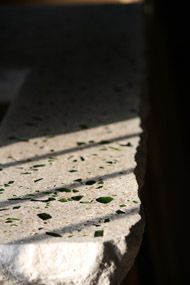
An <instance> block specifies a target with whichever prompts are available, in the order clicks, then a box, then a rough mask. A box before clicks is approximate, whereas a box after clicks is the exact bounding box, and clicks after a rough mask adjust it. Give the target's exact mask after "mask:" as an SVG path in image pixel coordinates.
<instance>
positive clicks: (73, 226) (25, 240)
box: [7, 207, 140, 245]
mask: <svg viewBox="0 0 190 285" xmlns="http://www.w3.org/2000/svg"><path fill="white" fill-rule="evenodd" d="M139 211H140V210H139V207H131V208H130V209H128V210H127V211H126V212H125V213H124V214H117V213H116V212H114V213H111V214H108V215H105V216H100V217H96V218H93V219H90V220H85V221H81V222H80V223H75V224H71V225H68V226H65V227H63V228H57V229H54V230H51V232H54V233H58V234H60V235H61V236H63V235H65V234H67V233H70V234H71V233H74V232H76V231H78V230H82V229H84V228H87V227H90V226H93V225H94V226H95V224H97V223H105V220H106V219H110V220H118V219H124V218H125V217H126V216H129V215H130V216H131V215H135V214H137V213H139ZM48 238H51V236H49V235H47V234H45V233H42V234H37V235H35V236H32V237H26V238H23V239H19V240H16V241H14V242H9V243H7V245H8V244H12V243H14V244H18V243H22V244H23V243H30V242H38V241H42V240H45V239H48ZM67 242H69V241H67Z"/></svg>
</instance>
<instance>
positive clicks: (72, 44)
mask: <svg viewBox="0 0 190 285" xmlns="http://www.w3.org/2000/svg"><path fill="white" fill-rule="evenodd" d="M0 13H1V15H0V18H1V21H3V23H4V31H2V36H1V38H2V42H3V48H2V52H1V55H0V57H1V58H0V59H1V62H2V66H4V68H5V69H4V70H5V72H6V69H7V70H8V69H11V68H13V69H16V70H17V72H19V69H20V70H22V69H27V70H28V74H27V77H26V78H25V80H24V83H23V85H22V86H21V88H20V90H19V92H18V93H19V94H18V97H16V99H15V101H14V102H13V103H12V104H11V107H10V108H9V111H8V113H7V115H6V117H5V119H4V120H3V122H2V124H1V127H0V146H1V148H0V170H1V171H0V233H1V234H0V284H1V285H4V284H6V285H7V284H11V285H12V284H19V285H20V284H25V285H26V284H41V285H42V284H45V285H50V284H54V285H55V284H67V285H69V284H81V285H85V284H96V285H97V284H101V285H103V284H120V282H121V281H122V279H123V278H124V277H125V275H126V274H127V272H128V271H129V269H130V268H131V266H132V264H133V262H134V259H135V257H136V255H137V253H138V249H139V246H140V243H141V239H142V235H143V219H142V217H141V214H140V208H141V202H140V199H139V197H140V196H139V191H140V189H141V186H142V185H141V184H142V181H143V175H144V170H145V167H144V156H143V152H144V148H143V147H142V144H140V141H141V140H140V138H141V137H142V138H143V130H142V127H141V117H140V115H139V113H140V106H141V103H142V102H141V99H140V98H141V97H140V96H141V94H142V92H143V86H144V80H145V76H144V43H143V37H144V36H143V7H142V6H141V5H134V6H133V5H131V6H122V7H120V6H107V7H104V6H102V7H98V6H97V7H88V6H87V7H66V8H55V9H47V8H45V9H44V8H38V9H34V8H31V9H27V8H17V9H15V8H14V9H13V8H3V9H1V12H0ZM50 23H51V24H50ZM10 85H11V82H10ZM140 157H141V159H140Z"/></svg>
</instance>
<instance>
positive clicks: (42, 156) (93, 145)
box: [1, 132, 141, 169]
mask: <svg viewBox="0 0 190 285" xmlns="http://www.w3.org/2000/svg"><path fill="white" fill-rule="evenodd" d="M140 134H141V133H140V132H139V133H134V134H130V135H125V136H120V137H116V138H112V139H109V140H106V142H107V143H106V144H110V143H113V142H117V141H122V140H126V139H130V138H134V137H138V136H139V135H140ZM101 142H102V141H99V142H95V143H91V144H88V145H81V146H76V147H72V148H68V149H64V150H60V151H57V152H48V153H46V154H43V155H39V156H35V157H29V158H26V159H21V160H18V161H11V162H8V163H4V164H1V168H2V169H4V168H8V167H13V166H18V165H22V164H26V163H28V162H36V161H39V160H42V159H46V158H48V157H49V156H54V157H57V156H60V155H65V154H69V153H73V152H77V151H81V150H85V149H90V148H93V147H97V146H100V145H102V143H101ZM106 144H105V145H106Z"/></svg>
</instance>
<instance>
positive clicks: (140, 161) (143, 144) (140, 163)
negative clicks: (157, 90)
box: [113, 77, 150, 285]
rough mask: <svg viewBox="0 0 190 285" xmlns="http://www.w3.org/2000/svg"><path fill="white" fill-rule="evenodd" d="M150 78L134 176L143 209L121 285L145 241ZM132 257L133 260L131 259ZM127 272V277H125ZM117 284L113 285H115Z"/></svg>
mask: <svg viewBox="0 0 190 285" xmlns="http://www.w3.org/2000/svg"><path fill="white" fill-rule="evenodd" d="M148 98H149V96H148V78H147V77H146V78H145V80H144V83H143V88H142V93H141V101H140V102H141V104H140V111H139V115H140V118H141V127H142V130H143V132H142V133H141V135H140V142H139V145H138V147H137V152H136V155H135V160H136V162H137V165H136V167H135V170H134V174H135V177H136V180H137V184H138V196H139V198H140V200H141V207H140V212H139V214H140V217H141V219H140V220H139V221H138V222H137V223H136V224H135V225H133V226H132V227H131V228H130V234H129V235H128V236H127V238H126V243H127V246H128V249H129V251H127V254H126V256H124V259H125V264H130V265H129V266H128V270H127V272H126V268H120V270H119V271H120V272H119V274H118V276H120V280H119V283H118V284H120V283H121V282H122V281H123V279H124V278H125V277H126V275H127V273H128V272H129V271H130V269H131V267H132V266H133V264H134V262H135V259H136V256H137V254H138V252H139V249H140V246H141V242H142V239H143V233H144V228H145V223H146V217H145V215H144V210H143V204H142V203H143V201H142V190H143V187H144V178H145V173H146V155H147V140H148V132H147V127H146V125H147V120H148V118H149V114H150V105H149V100H148ZM134 251H136V252H135V258H134ZM131 256H133V258H132V259H131ZM124 272H125V275H124ZM115 284H116V283H113V285H115Z"/></svg>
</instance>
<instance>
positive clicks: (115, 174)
mask: <svg viewBox="0 0 190 285" xmlns="http://www.w3.org/2000/svg"><path fill="white" fill-rule="evenodd" d="M133 172H134V168H129V169H127V170H123V171H118V172H113V173H110V174H106V175H102V176H94V177H89V178H88V179H85V180H83V181H82V183H79V182H78V183H77V182H74V183H70V184H67V185H62V186H61V187H64V188H69V189H74V188H80V187H82V186H84V185H85V183H86V182H87V181H88V180H95V181H98V180H100V179H102V180H103V181H105V180H108V179H111V178H115V177H118V176H123V175H129V174H130V173H133ZM58 189H59V188H58V187H57V188H53V189H51V190H47V189H46V190H45V191H43V192H40V193H29V194H26V195H24V196H22V197H18V200H4V201H0V209H1V208H4V207H9V206H14V205H16V204H21V203H24V202H26V201H30V200H31V197H29V195H30V194H32V199H38V198H42V197H44V196H47V191H48V192H52V194H53V193H57V192H59V191H58ZM48 195H51V194H48ZM14 198H15V197H14ZM33 202H34V201H33Z"/></svg>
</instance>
